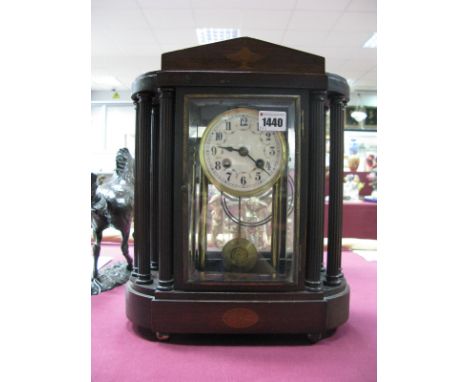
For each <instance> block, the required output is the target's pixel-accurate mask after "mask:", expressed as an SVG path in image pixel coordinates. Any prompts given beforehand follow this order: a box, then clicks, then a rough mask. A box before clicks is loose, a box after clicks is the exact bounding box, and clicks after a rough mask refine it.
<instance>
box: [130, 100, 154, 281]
mask: <svg viewBox="0 0 468 382" xmlns="http://www.w3.org/2000/svg"><path fill="white" fill-rule="evenodd" d="M152 98H153V95H152V94H151V93H149V92H144V93H138V94H137V95H136V99H137V116H138V119H137V126H136V134H135V135H136V136H135V142H136V144H135V157H136V168H135V170H136V171H135V172H136V176H135V186H136V187H135V217H134V225H135V247H134V250H135V257H136V258H137V259H138V260H137V264H138V273H137V279H136V283H137V284H151V283H152V282H153V281H152V279H151V270H150V212H149V208H148V205H149V202H150V196H151V194H150V163H151V145H150V142H151V140H150V137H151V109H152Z"/></svg>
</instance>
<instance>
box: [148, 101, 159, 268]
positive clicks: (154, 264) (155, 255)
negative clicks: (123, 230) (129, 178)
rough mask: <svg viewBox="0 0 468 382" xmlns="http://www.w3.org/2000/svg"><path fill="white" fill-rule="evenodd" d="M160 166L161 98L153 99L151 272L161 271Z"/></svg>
mask: <svg viewBox="0 0 468 382" xmlns="http://www.w3.org/2000/svg"><path fill="white" fill-rule="evenodd" d="M158 166H159V96H156V97H154V98H153V110H152V113H151V170H150V172H151V178H150V179H151V184H150V188H151V191H150V193H151V198H150V211H151V216H150V220H151V223H150V232H151V235H150V254H151V270H152V271H157V270H158V269H159V251H158V233H159V232H158V230H159V226H158V184H159V179H158Z"/></svg>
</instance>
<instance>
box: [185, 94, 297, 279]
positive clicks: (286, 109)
mask: <svg viewBox="0 0 468 382" xmlns="http://www.w3.org/2000/svg"><path fill="white" fill-rule="evenodd" d="M299 101H300V98H299V96H269V95H246V94H239V95H236V96H235V97H233V96H232V95H224V96H221V95H218V96H207V95H200V94H192V95H187V96H185V100H184V102H185V114H186V116H185V121H184V122H185V125H184V143H183V144H184V148H183V151H184V152H185V153H186V155H187V160H184V164H185V163H187V164H188V166H187V167H186V168H185V170H184V186H185V187H187V190H188V193H187V194H188V199H187V204H186V205H187V211H186V212H187V213H186V217H187V218H186V221H185V222H184V223H185V225H186V226H187V227H189V228H188V230H187V232H188V237H186V238H185V239H184V240H186V244H185V245H186V250H183V253H186V254H187V257H186V258H184V261H185V263H186V264H185V267H184V268H185V269H187V271H188V272H187V274H186V275H184V279H185V281H187V282H188V283H194V284H197V283H209V282H210V281H221V280H222V281H223V282H225V283H237V282H249V281H255V282H257V281H259V282H273V281H277V282H280V283H297V268H298V263H297V258H295V256H294V253H298V251H294V250H293V247H294V246H296V247H297V245H298V243H297V242H296V243H295V242H294V238H293V236H294V222H295V209H294V190H295V182H296V180H295V164H296V162H297V161H296V156H297V155H298V151H296V147H299V146H300V142H298V143H296V140H299V139H300V135H298V134H297V133H296V132H297V130H298V120H299V116H298V112H299V107H300V102H299ZM271 115H274V116H276V117H271ZM262 119H264V121H262ZM263 122H265V124H264V123H263ZM297 213H299V211H297ZM285 223H286V224H285Z"/></svg>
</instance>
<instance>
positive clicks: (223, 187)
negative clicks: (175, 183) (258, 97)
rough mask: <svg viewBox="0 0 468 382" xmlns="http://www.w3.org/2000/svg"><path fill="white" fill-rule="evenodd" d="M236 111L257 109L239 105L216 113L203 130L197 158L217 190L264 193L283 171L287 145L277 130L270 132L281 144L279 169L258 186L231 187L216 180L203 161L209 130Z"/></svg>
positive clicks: (239, 194)
mask: <svg viewBox="0 0 468 382" xmlns="http://www.w3.org/2000/svg"><path fill="white" fill-rule="evenodd" d="M238 113H247V114H252V113H254V114H255V115H257V114H258V110H256V109H250V108H245V107H240V108H234V109H230V110H226V111H225V112H223V113H221V114H218V115H217V116H216V117H215V118H214V119H213V120H212V121H211V122H210V123H209V124H208V126H207V127H206V129H205V131H204V132H203V135H202V138H201V141H200V146H199V158H200V164H201V167H202V169H203V173H204V174H205V176H206V177H207V178H208V180H209V181H210V183H211V184H213V185H214V186H215V187H216V188H217V189H218V190H220V191H222V192H225V193H227V194H229V195H233V196H238V197H246V196H247V197H249V196H256V195H260V194H262V193H264V192H265V191H267V190H268V189H269V188H271V187H272V186H273V185H274V184H275V183H276V182H277V181H278V179H279V178H280V177H281V175H282V173H283V172H284V169H285V166H286V162H287V146H286V140H285V139H284V136H283V134H281V132H277V131H272V133H275V135H276V136H277V137H278V139H279V141H280V144H281V163H280V166H279V169H278V171H277V173H276V174H275V175H274V176H273V177H272V178H271V179H270V180H269V181H268V182H267V183H265V184H264V185H262V186H260V187H259V188H256V189H253V190H249V191H239V190H235V189H232V188H230V187H228V186H226V185H224V184H223V183H221V182H220V181H218V180H217V179H216V178H215V177H214V176H213V175H212V174H211V172H210V171H209V170H208V166H207V164H206V161H205V150H204V145H205V141H206V139H207V137H208V135H209V134H210V132H211V130H213V128H214V127H215V126H216V125H217V124H218V122H219V121H220V120H221V119H223V118H225V117H226V116H227V115H231V114H234V115H235V114H238Z"/></svg>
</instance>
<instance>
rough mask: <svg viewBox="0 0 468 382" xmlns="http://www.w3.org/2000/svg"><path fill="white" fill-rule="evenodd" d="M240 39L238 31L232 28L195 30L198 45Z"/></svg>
mask: <svg viewBox="0 0 468 382" xmlns="http://www.w3.org/2000/svg"><path fill="white" fill-rule="evenodd" d="M236 37H240V29H234V28H197V39H198V43H199V44H209V43H211V42H216V41H223V40H230V39H232V38H236Z"/></svg>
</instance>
